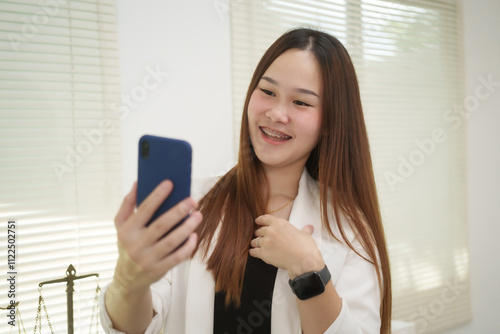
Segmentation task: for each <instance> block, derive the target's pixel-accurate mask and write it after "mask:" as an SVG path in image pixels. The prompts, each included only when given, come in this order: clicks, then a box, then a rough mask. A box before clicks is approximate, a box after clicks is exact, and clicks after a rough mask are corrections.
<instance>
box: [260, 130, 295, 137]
mask: <svg viewBox="0 0 500 334" xmlns="http://www.w3.org/2000/svg"><path fill="white" fill-rule="evenodd" d="M261 130H262V132H264V133H265V134H266V135H268V136H269V137H274V138H277V139H290V138H292V137H290V136H287V135H285V134H284V133H282V132H279V131H273V130H271V129H268V128H262V127H261Z"/></svg>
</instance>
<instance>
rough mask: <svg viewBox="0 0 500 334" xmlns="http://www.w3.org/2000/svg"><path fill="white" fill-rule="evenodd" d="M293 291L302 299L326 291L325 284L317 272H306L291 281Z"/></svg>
mask: <svg viewBox="0 0 500 334" xmlns="http://www.w3.org/2000/svg"><path fill="white" fill-rule="evenodd" d="M290 285H291V286H292V289H293V291H294V292H295V294H296V295H297V297H298V298H299V299H301V300H305V299H309V298H312V297H314V296H317V295H319V294H321V293H323V292H324V291H325V284H324V283H323V280H322V279H321V277H320V276H319V274H318V273H317V272H310V273H306V274H304V275H302V276H300V277H297V278H296V279H294V280H293V281H291V282H290Z"/></svg>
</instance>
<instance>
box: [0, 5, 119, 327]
mask: <svg viewBox="0 0 500 334" xmlns="http://www.w3.org/2000/svg"><path fill="white" fill-rule="evenodd" d="M117 57H118V56H117V33H116V19H115V2H114V1H111V0H82V1H69V0H67V1H65V0H42V1H35V0H16V1H0V143H1V144H0V217H1V218H0V224H2V225H1V226H2V228H1V229H0V230H1V231H2V232H1V235H0V245H2V246H1V247H2V250H1V251H0V263H1V266H0V267H1V268H2V273H1V277H5V275H6V273H7V271H11V270H8V268H7V248H6V247H7V246H6V245H7V242H8V240H7V233H8V232H7V222H8V221H9V220H12V221H15V222H16V229H15V231H16V251H17V254H16V255H17V256H16V263H15V269H14V270H13V271H15V272H17V275H16V284H17V285H16V297H15V300H16V301H18V302H20V304H19V310H20V312H21V316H22V320H23V323H24V326H25V328H26V330H27V331H28V332H29V331H33V328H34V325H35V316H36V312H37V305H38V294H39V293H38V283H40V282H42V281H48V280H53V279H58V278H63V277H66V269H67V268H68V266H69V265H70V264H72V265H73V266H74V267H75V268H76V271H77V272H76V275H86V274H91V273H99V274H100V285H101V286H103V285H104V284H105V283H106V282H107V281H109V279H110V277H111V276H112V273H113V269H114V265H115V262H116V257H117V254H116V237H115V230H114V225H113V217H114V214H115V213H116V211H117V208H118V206H119V203H120V201H121V197H122V192H121V189H120V187H121V153H120V152H121V139H120V123H119V122H120V114H119V112H118V111H117V110H115V109H113V108H112V105H113V103H115V104H119V103H116V102H117V98H118V94H119V68H118V58H117ZM6 283H7V282H6V280H5V279H2V280H1V283H0V284H1V287H0V291H1V293H0V306H1V307H5V306H7V305H8V303H9V302H10V300H11V299H12V298H9V297H8V296H7V290H8V286H7V284H6ZM95 290H96V280H95V278H92V277H89V278H86V279H82V280H78V281H75V292H74V328H75V333H83V332H86V333H87V332H88V331H89V326H90V318H91V312H92V306H93V302H94V297H95ZM42 294H43V297H44V299H45V303H46V307H47V311H48V314H49V317H50V322H51V325H52V328H53V331H54V332H55V333H65V332H66V331H67V329H66V328H67V324H66V312H67V311H66V284H65V283H58V284H51V285H44V286H43V289H42ZM1 312H2V321H1V322H0V332H1V333H8V332H9V330H10V325H8V324H7V320H8V319H7V317H6V316H5V315H6V314H4V313H3V312H5V311H1ZM42 320H43V322H42V330H43V332H48V331H49V328H48V323H47V319H46V317H45V311H44V310H43V309H42ZM94 321H95V319H94ZM12 329H13V331H14V332H17V325H16V327H14V328H12ZM92 332H95V328H93V329H92Z"/></svg>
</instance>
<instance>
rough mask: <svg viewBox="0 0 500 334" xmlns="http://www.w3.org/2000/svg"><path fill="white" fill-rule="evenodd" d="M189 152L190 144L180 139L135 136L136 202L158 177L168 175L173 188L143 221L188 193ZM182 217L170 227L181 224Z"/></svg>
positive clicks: (141, 198) (161, 211)
mask: <svg viewBox="0 0 500 334" xmlns="http://www.w3.org/2000/svg"><path fill="white" fill-rule="evenodd" d="M191 156H192V150H191V145H190V144H189V143H188V142H186V141H183V140H178V139H172V138H163V137H157V136H151V135H144V136H142V137H141V139H139V168H138V174H139V175H138V178H137V206H139V205H140V204H141V203H142V201H143V200H145V199H146V197H148V195H149V194H150V193H151V192H152V191H153V190H154V189H155V188H156V187H157V186H158V185H159V184H160V183H161V182H162V181H164V180H167V179H168V180H171V181H172V183H173V184H174V189H173V190H172V192H171V193H170V195H169V196H168V197H167V199H166V200H165V201H164V202H163V203H162V204H161V206H160V207H159V208H158V210H157V211H156V212H155V213H154V215H153V217H151V219H150V221H149V222H148V223H147V225H149V224H151V222H153V221H154V220H155V219H156V218H158V217H159V216H161V215H162V214H163V213H164V212H166V211H168V210H169V209H170V208H172V207H173V206H175V205H176V204H177V203H179V202H180V201H182V200H183V199H185V198H186V197H189V196H190V192H191ZM186 218H187V217H185V218H184V219H183V220H182V221H180V222H179V223H178V224H177V225H175V226H174V228H176V227H177V226H179V225H180V224H182V222H183V221H184V220H185V219H186ZM174 228H172V229H171V230H170V231H172V230H173V229H174ZM167 234H168V233H167Z"/></svg>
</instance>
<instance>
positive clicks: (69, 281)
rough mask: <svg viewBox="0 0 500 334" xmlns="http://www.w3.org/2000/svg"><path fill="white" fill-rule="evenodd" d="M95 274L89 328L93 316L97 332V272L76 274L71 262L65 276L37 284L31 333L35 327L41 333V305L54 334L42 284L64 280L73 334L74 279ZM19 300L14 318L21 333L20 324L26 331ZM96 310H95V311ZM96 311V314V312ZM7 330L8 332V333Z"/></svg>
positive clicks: (98, 288)
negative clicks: (35, 309) (36, 300)
mask: <svg viewBox="0 0 500 334" xmlns="http://www.w3.org/2000/svg"><path fill="white" fill-rule="evenodd" d="M91 276H95V277H96V282H97V284H96V285H97V286H96V290H95V297H94V305H93V306H92V317H91V319H90V330H92V324H93V322H94V317H95V319H96V320H95V333H99V300H98V299H99V292H100V290H101V289H100V287H99V280H98V279H99V274H88V275H81V276H76V269H75V267H73V265H72V264H70V265H69V267H68V269H66V277H63V278H59V279H54V280H50V281H45V282H40V283H39V284H38V291H39V293H40V296H39V298H38V310H37V314H36V319H35V328H34V331H33V333H34V334H36V332H37V329H38V333H42V307H43V309H44V311H45V317H46V318H47V322H48V324H49V328H50V332H51V333H52V334H54V331H53V329H52V324H51V323H50V319H49V314H48V312H47V307H46V306H45V301H44V299H43V297H42V286H44V285H46V284H54V283H63V282H66V300H67V311H68V312H67V313H68V334H73V332H74V328H73V292H74V291H75V289H74V285H75V284H74V281H76V280H80V279H83V278H87V277H91ZM18 305H19V302H16V303H15V304H14V306H15V308H16V318H17V326H18V330H19V333H21V326H22V329H23V332H24V333H26V330H25V329H24V324H23V321H22V319H21V313H20V312H19V308H18ZM0 309H2V310H6V309H7V308H3V307H0ZM96 310H97V312H96ZM96 313H97V314H96ZM13 327H14V326H11V330H10V332H12V328H13ZM10 332H9V333H10Z"/></svg>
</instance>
